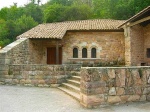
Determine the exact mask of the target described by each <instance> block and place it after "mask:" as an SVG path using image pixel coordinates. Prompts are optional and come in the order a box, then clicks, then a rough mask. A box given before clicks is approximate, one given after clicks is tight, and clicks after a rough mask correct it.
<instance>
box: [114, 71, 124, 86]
mask: <svg viewBox="0 0 150 112" xmlns="http://www.w3.org/2000/svg"><path fill="white" fill-rule="evenodd" d="M125 81H126V71H125V69H120V70H119V69H117V70H116V86H117V87H125Z"/></svg>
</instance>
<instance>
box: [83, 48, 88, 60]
mask: <svg viewBox="0 0 150 112" xmlns="http://www.w3.org/2000/svg"><path fill="white" fill-rule="evenodd" d="M82 58H87V49H86V48H83V49H82Z"/></svg>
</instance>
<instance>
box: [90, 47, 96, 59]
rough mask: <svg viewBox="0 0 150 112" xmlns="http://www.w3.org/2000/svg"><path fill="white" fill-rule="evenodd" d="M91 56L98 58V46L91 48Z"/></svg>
mask: <svg viewBox="0 0 150 112" xmlns="http://www.w3.org/2000/svg"><path fill="white" fill-rule="evenodd" d="M91 58H96V48H92V49H91Z"/></svg>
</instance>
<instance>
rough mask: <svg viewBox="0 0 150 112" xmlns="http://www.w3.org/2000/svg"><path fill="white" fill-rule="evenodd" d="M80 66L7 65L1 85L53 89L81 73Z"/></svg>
mask: <svg viewBox="0 0 150 112" xmlns="http://www.w3.org/2000/svg"><path fill="white" fill-rule="evenodd" d="M80 68H81V66H80V65H30V64H25V65H7V71H5V72H3V74H0V84H8V85H24V86H39V87H53V86H58V85H59V84H61V83H62V82H65V81H66V78H68V77H70V76H71V75H72V74H75V73H76V72H79V71H80Z"/></svg>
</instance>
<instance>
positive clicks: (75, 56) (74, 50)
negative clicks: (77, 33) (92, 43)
mask: <svg viewBox="0 0 150 112" xmlns="http://www.w3.org/2000/svg"><path fill="white" fill-rule="evenodd" d="M73 58H78V48H73Z"/></svg>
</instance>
